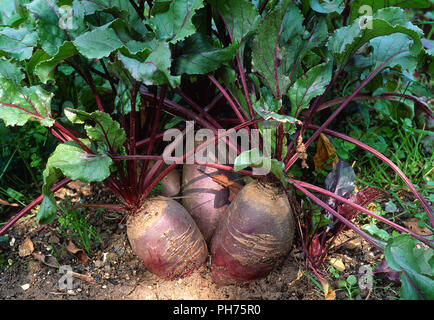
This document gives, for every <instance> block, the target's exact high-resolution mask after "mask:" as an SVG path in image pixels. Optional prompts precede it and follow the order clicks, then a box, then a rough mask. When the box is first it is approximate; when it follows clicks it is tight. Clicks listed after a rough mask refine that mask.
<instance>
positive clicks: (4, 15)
mask: <svg viewBox="0 0 434 320" xmlns="http://www.w3.org/2000/svg"><path fill="white" fill-rule="evenodd" d="M28 2H30V1H29V0H20V1H18V0H3V1H0V25H4V26H10V27H13V28H15V27H17V26H18V25H19V24H20V23H21V22H23V21H24V20H25V18H26V17H25V13H24V12H22V10H20V9H21V8H20V5H23V4H26V3H28Z"/></svg>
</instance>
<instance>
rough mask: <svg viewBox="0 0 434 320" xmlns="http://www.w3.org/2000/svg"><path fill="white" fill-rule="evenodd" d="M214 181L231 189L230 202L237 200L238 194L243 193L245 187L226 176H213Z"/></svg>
mask: <svg viewBox="0 0 434 320" xmlns="http://www.w3.org/2000/svg"><path fill="white" fill-rule="evenodd" d="M211 178H212V180H213V181H214V182H216V183H218V184H220V185H222V186H223V187H225V188H228V189H229V202H232V200H233V199H234V198H235V196H236V195H237V194H238V192H240V191H241V189H242V188H243V186H242V185H241V184H239V183H237V182H235V181H231V180H229V178H228V177H227V176H226V175H224V174H219V175H216V176H211Z"/></svg>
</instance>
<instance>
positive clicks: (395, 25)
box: [327, 8, 423, 67]
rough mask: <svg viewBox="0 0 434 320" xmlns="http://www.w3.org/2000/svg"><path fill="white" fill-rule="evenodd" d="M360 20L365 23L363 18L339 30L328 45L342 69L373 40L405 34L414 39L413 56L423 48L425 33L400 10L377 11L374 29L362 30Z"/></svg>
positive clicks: (373, 22)
mask: <svg viewBox="0 0 434 320" xmlns="http://www.w3.org/2000/svg"><path fill="white" fill-rule="evenodd" d="M360 20H362V21H364V19H363V17H361V18H359V19H357V20H355V21H354V22H353V23H352V24H351V25H349V26H346V27H342V28H340V29H337V30H336V31H335V32H334V34H333V35H332V36H331V37H330V39H329V41H328V43H327V47H328V48H329V50H331V51H332V53H333V54H334V56H335V58H336V60H337V61H338V63H339V65H340V66H341V67H342V66H343V65H344V64H345V63H346V61H348V59H349V58H350V57H351V56H352V55H353V54H354V53H355V52H356V51H357V50H358V49H359V48H360V47H362V46H363V45H364V44H365V43H367V42H368V41H370V40H371V39H374V38H376V37H381V36H386V35H390V34H393V33H404V34H406V35H408V36H409V37H411V38H412V39H413V45H412V46H411V48H410V52H411V53H412V54H413V55H417V54H418V53H419V52H420V50H421V48H422V43H421V40H420V37H421V35H423V31H422V30H421V29H419V28H418V27H416V26H414V25H413V24H412V23H411V22H409V21H408V20H407V19H406V18H405V13H404V11H403V10H402V9H400V8H385V9H381V10H379V11H377V12H376V13H375V14H374V15H373V17H372V19H371V21H372V28H369V25H368V26H367V27H366V28H361V23H360ZM407 50H408V49H407Z"/></svg>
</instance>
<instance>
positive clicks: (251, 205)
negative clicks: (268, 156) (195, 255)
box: [211, 181, 295, 285]
mask: <svg viewBox="0 0 434 320" xmlns="http://www.w3.org/2000/svg"><path fill="white" fill-rule="evenodd" d="M294 231H295V229H294V221H293V217H292V214H291V209H290V205H289V202H288V199H287V197H286V196H285V194H284V193H283V192H281V191H280V190H279V189H277V188H275V187H272V186H270V185H268V184H262V183H260V182H257V181H253V182H251V183H249V184H247V185H246V186H245V187H244V188H243V189H242V190H241V191H240V192H239V193H238V194H237V196H236V197H235V199H234V200H233V201H232V203H231V204H230V206H229V207H228V209H227V211H226V215H225V216H224V217H223V219H222V220H221V222H220V224H219V225H218V227H217V229H216V231H215V233H214V236H213V238H212V240H211V253H212V258H213V263H212V268H211V272H212V278H213V281H214V282H215V283H217V284H218V285H226V284H229V283H231V282H234V281H248V280H255V279H259V278H262V277H265V276H267V275H268V274H269V273H270V272H271V271H272V270H273V268H274V267H275V266H276V263H277V262H278V261H279V260H281V258H282V257H285V256H287V255H288V253H289V251H290V249H291V245H292V241H293V238H294Z"/></svg>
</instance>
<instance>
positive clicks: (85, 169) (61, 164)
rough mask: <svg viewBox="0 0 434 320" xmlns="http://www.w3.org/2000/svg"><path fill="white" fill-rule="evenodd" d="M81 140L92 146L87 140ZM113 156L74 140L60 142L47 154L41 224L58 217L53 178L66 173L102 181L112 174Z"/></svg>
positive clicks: (88, 180)
mask: <svg viewBox="0 0 434 320" xmlns="http://www.w3.org/2000/svg"><path fill="white" fill-rule="evenodd" d="M82 142H83V143H84V144H85V145H87V146H88V147H89V146H90V142H89V141H88V140H82ZM111 164H112V160H111V159H110V157H109V156H107V155H105V154H104V155H89V154H87V153H85V152H84V151H83V149H82V148H81V147H79V146H78V145H77V144H76V143H75V142H67V143H63V144H60V145H58V146H57V148H56V150H54V152H53V153H52V154H51V156H50V158H48V161H47V164H46V167H45V170H44V172H43V178H44V185H43V187H42V193H43V195H44V199H43V200H42V203H41V206H40V208H39V211H38V215H37V216H36V219H37V220H38V221H39V223H40V224H47V223H50V222H51V221H53V219H54V218H55V217H56V212H57V205H56V200H55V198H54V195H53V192H52V191H51V190H50V188H51V187H52V185H53V184H54V182H55V181H56V180H57V179H58V178H59V177H60V176H61V175H62V174H63V175H65V176H67V177H69V178H71V179H72V180H80V181H82V182H85V183H89V182H92V181H103V180H105V179H106V178H107V177H108V176H109V175H110V165H111Z"/></svg>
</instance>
